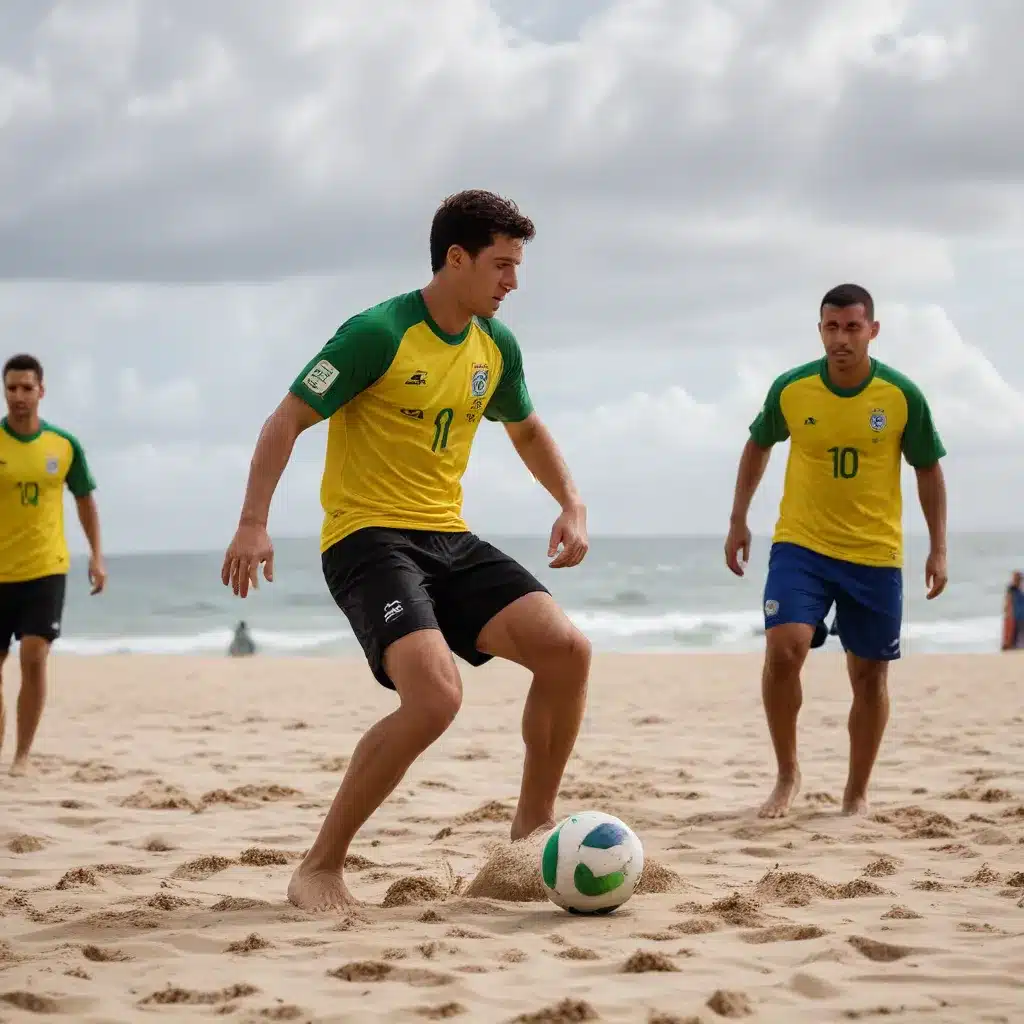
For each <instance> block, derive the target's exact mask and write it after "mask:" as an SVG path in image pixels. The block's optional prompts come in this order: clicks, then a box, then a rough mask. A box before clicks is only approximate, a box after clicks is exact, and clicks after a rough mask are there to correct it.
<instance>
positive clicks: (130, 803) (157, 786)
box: [121, 779, 199, 812]
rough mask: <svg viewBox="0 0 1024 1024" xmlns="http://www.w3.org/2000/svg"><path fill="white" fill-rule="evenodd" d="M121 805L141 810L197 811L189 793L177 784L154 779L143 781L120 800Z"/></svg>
mask: <svg viewBox="0 0 1024 1024" xmlns="http://www.w3.org/2000/svg"><path fill="white" fill-rule="evenodd" d="M121 806H122V807H131V808H134V809H136V810H142V811H193V812H195V811H197V810H199V808H198V806H197V805H196V804H195V803H194V802H193V801H192V799H191V798H190V797H189V795H188V794H187V793H186V792H185V791H184V790H183V789H179V788H178V787H177V786H172V785H169V784H168V783H166V782H163V781H161V780H160V779H156V780H154V781H152V782H147V783H145V784H144V785H143V786H142V787H141V788H140V789H138V790H136V791H135V792H134V793H132V794H131V795H130V796H126V797H125V798H124V799H123V800H122V801H121Z"/></svg>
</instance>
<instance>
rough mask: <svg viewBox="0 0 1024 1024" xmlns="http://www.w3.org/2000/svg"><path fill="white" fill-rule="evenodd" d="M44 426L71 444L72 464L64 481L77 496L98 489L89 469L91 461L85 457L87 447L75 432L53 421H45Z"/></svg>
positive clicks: (82, 496)
mask: <svg viewBox="0 0 1024 1024" xmlns="http://www.w3.org/2000/svg"><path fill="white" fill-rule="evenodd" d="M43 427H44V428H45V429H46V430H49V431H51V432H52V433H54V434H57V436H58V437H63V438H64V440H65V441H67V443H68V444H69V445H71V465H70V466H68V472H67V476H65V477H64V482H65V483H66V484H67V485H68V490H69V491H70V492H71V493H72V494H73V495H74V496H75V497H76V498H85V497H88V496H89V495H90V494H92V492H93V491H95V490H96V481H95V480H94V479H93V475H92V471H91V470H90V469H89V461H88V459H86V457H85V449H84V448H83V447H82V445H81V443H80V442H79V440H78V438H77V437H75V435H74V434H69V433H68V432H67V431H66V430H62V429H61V428H60V427H55V426H54V425H53V424H52V423H44V424H43Z"/></svg>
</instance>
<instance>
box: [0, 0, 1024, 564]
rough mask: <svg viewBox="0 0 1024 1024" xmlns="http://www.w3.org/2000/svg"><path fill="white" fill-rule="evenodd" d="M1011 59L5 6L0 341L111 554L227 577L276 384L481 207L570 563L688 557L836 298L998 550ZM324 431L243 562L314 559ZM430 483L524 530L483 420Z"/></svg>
mask: <svg viewBox="0 0 1024 1024" xmlns="http://www.w3.org/2000/svg"><path fill="white" fill-rule="evenodd" d="M428 11H429V14H428ZM1022 38H1024V5H1021V4H1020V3H1019V0H1016V2H1015V0H922V2H909V0H830V2H829V3H827V4H825V3H821V2H819V0H717V2H715V0H704V2H700V0H557V3H555V2H552V0H492V2H491V3H488V2H486V0H430V3H429V4H427V3H425V2H424V0H374V2H373V3H364V2H362V0H289V2H288V3H282V2H280V0H217V2H216V3H207V2H205V0H135V2H132V0H95V2H93V0H66V2H62V3H55V2H52V0H4V2H3V3H2V4H0V150H2V153H3V159H2V160H0V337H2V339H3V349H4V350H5V352H7V353H9V352H13V351H17V350H29V351H31V352H34V353H37V354H38V355H39V356H40V357H41V358H42V359H43V361H44V363H45V366H46V370H47V375H48V384H49V393H48V395H47V398H46V401H45V405H44V415H45V416H47V417H48V418H49V419H51V420H53V421H54V422H55V423H58V424H59V425H61V426H63V427H65V428H66V429H69V430H71V431H73V432H74V433H75V434H77V435H78V437H79V438H80V440H81V441H82V443H83V444H84V446H85V447H86V450H87V453H88V455H89V457H90V460H91V462H92V464H93V468H94V472H95V475H96V477H97V479H98V483H99V491H98V498H99V501H100V502H101V510H102V515H103V520H104V527H105V534H106V538H107V546H108V549H109V550H111V551H124V550H137V549H150V550H152V549H161V548H195V547H201V548H216V549H223V547H224V546H225V545H226V544H227V542H228V541H229V540H230V537H231V533H232V531H233V528H234V525H235V522H236V519H237V514H238V509H239V505H240V502H241V499H242V493H243V489H244V483H245V476H246V472H247V468H248V461H249V457H250V454H251V451H252V446H253V444H254V442H255V439H256V435H257V433H258V431H259V428H260V425H261V423H262V422H263V420H264V418H265V417H266V416H267V415H268V414H269V413H270V411H271V410H272V409H273V407H274V405H275V404H276V403H277V401H278V400H279V399H280V397H281V395H282V394H283V393H284V391H285V389H286V388H287V386H288V384H289V383H290V381H291V379H292V377H293V376H294V375H295V373H296V372H297V371H298V370H299V369H300V368H301V367H302V365H303V364H304V363H305V362H306V360H307V359H308V358H309V356H310V355H312V354H313V353H315V352H316V351H317V350H318V349H319V347H320V346H321V345H322V343H323V342H324V340H325V339H326V338H328V337H329V336H330V335H331V334H332V333H333V332H334V330H335V329H336V327H337V326H338V324H339V323H341V322H342V321H343V320H345V319H346V318H347V317H348V316H350V315H351V314H352V313H354V312H356V311H358V310H359V309H361V308H364V307H366V306H369V305H372V304H374V303H376V302H378V301H380V300H381V299H383V298H385V297H387V296H389V295H391V294H395V293H397V292H402V291H407V290H410V289H412V288H415V287H418V286H420V285H422V284H425V283H426V281H427V280H428V278H429V258H428V250H427V235H428V230H429V225H430V219H431V217H432V215H433V212H434V209H435V207H436V206H437V203H438V202H439V201H440V199H441V198H442V197H443V196H445V195H446V194H448V193H450V192H453V191H456V190H458V189H461V188H465V187H485V188H491V189H494V190H497V191H500V192H502V193H504V194H507V195H509V196H511V197H513V198H514V199H516V200H517V201H518V202H519V204H520V206H521V207H522V208H523V209H524V211H525V212H527V213H529V214H530V215H531V216H532V217H533V218H534V220H535V221H536V224H537V229H538V234H537V238H536V240H535V241H534V242H532V243H531V244H530V246H529V247H528V250H527V256H526V260H525V263H524V265H523V268H522V274H521V278H520V290H519V291H518V292H517V293H516V294H514V295H513V296H511V297H510V298H509V299H507V300H506V302H505V303H504V306H503V311H502V318H503V319H504V320H505V322H506V323H507V324H508V325H509V326H510V327H511V328H512V329H513V331H515V333H516V334H517V336H518V337H519V339H520V343H521V345H522V348H523V351H524V357H525V363H526V372H527V380H528V383H529V386H530V388H531V391H532V393H533V395H534V399H535V402H536V404H537V407H538V410H539V411H540V413H541V414H542V415H543V417H544V418H545V419H546V420H547V421H548V423H549V424H550V425H551V426H552V428H553V429H554V431H555V434H556V436H557V438H558V440H559V442H560V443H561V445H562V446H563V448H564V450H565V452H566V455H567V456H568V458H569V460H570V464H571V466H572V469H573V471H574V473H575V475H576V477H577V479H578V481H579V483H580V486H581V487H582V490H583V492H584V495H585V497H586V499H587V501H588V503H589V508H590V526H591V530H592V531H593V532H595V533H623V532H628V533H665V532H672V533H679V532H709V533H714V534H722V533H723V531H724V530H725V527H726V518H727V515H728V511H729V505H730V502H731V497H732V483H733V477H734V472H735V462H736V457H737V455H738V453H739V450H740V447H741V446H742V444H743V441H744V438H745V436H746V427H747V424H748V423H749V421H750V419H751V418H752V417H753V416H754V414H755V413H756V411H757V408H758V406H759V404H760V402H761V400H762V398H763V394H764V391H765V389H766V388H767V386H768V384H769V383H770V381H771V379H772V378H773V377H774V376H775V375H776V374H777V373H779V372H781V371H782V370H784V369H786V368H787V367H789V366H790V365H793V364H795V363H798V362H803V361H804V360H806V359H809V358H813V357H815V356H816V355H817V354H818V353H819V352H820V341H819V339H818V337H817V334H816V330H815V324H816V315H817V306H818V302H819V300H820V297H821V295H822V293H823V292H824V291H825V290H827V289H828V288H829V287H831V286H832V285H833V284H836V283H839V282H840V281H845V280H853V281H857V282H860V283H862V284H864V285H866V286H867V287H868V288H870V289H871V290H872V291H873V292H874V294H875V296H876V300H877V303H878V315H879V319H880V320H881V321H882V330H881V334H880V336H879V338H878V340H877V342H876V343H875V353H876V354H877V355H878V356H879V357H880V358H882V359H883V360H886V361H888V362H890V363H892V364H894V365H895V366H896V367H897V368H898V369H900V370H903V371H904V372H905V373H907V374H908V375H910V376H911V377H912V378H914V379H915V380H916V381H917V382H918V383H919V384H920V385H921V387H922V388H923V389H924V390H925V392H926V395H927V396H928V398H929V399H930V401H931V403H932V406H933V409H934V413H935V417H936V420H937V423H938V426H939V428H940V431H941V433H942V435H943V438H944V440H945V442H946V445H947V448H948V449H949V451H950V456H949V458H948V459H947V462H946V469H947V474H948V479H949V484H950V490H951V496H950V517H951V526H952V528H953V529H999V528H1019V527H1020V525H1021V509H1022V508H1024V450H1022V448H1024V446H1022V441H1024V345H1022V338H1021V332H1020V326H1021V323H1022V322H1024V283H1022V282H1024V188H1022V183H1024V113H1022V112H1021V110H1022V107H1021V104H1020V97H1021V96H1022V95H1024V62H1022V61H1021V60H1020V55H1019V48H1020V40H1021V39H1022ZM325 440H326V427H324V426H320V427H318V428H316V429H314V430H312V431H310V432H309V433H308V434H307V435H306V436H304V437H303V438H302V439H301V441H300V444H299V446H298V449H297V451H296V455H295V457H294V460H293V462H292V464H291V466H290V467H289V469H288V471H287V474H286V477H285V481H284V483H283V485H282V488H281V489H280V491H279V492H278V497H277V499H276V501H275V506H274V510H273V514H272V520H271V526H272V532H274V533H276V534H279V535H285V534H312V533H315V532H316V531H317V530H318V529H319V522H320V508H319V504H318V484H319V475H320V469H321V459H322V455H323V450H324V444H325ZM785 454H786V449H785V448H782V449H780V450H778V451H777V452H776V453H775V455H774V458H773V461H772V468H771V470H770V472H769V475H768V477H767V478H766V481H765V484H764V485H763V490H762V492H761V493H760V494H759V496H758V499H757V501H756V503H755V509H754V515H753V519H754V523H753V525H754V526H755V527H756V528H758V529H761V530H764V529H768V528H770V526H771V523H772V521H773V519H774V516H775V512H776V508H777V502H778V497H779V490H780V482H781V470H782V468H783V464H784V459H785ZM905 483H906V486H907V502H906V504H907V507H908V511H907V525H908V527H909V528H911V529H913V530H917V529H920V528H921V525H922V524H921V520H920V513H919V512H918V510H917V502H916V496H915V494H914V488H913V478H912V475H910V474H909V473H908V474H907V475H905ZM465 485H466V506H465V511H466V515H467V517H468V518H469V521H470V525H471V526H472V527H474V528H476V529H477V530H478V531H480V532H484V533H491V532H496V533H501V532H534V531H536V532H546V531H547V530H548V528H549V527H550V524H551V521H552V518H553V516H554V514H555V509H554V507H553V505H552V503H551V502H550V500H549V499H548V498H547V497H546V495H545V494H544V493H543V492H542V491H540V490H539V488H538V487H537V485H535V484H534V483H533V481H532V479H531V478H530V477H529V475H528V474H527V472H526V471H525V469H523V468H522V467H521V465H520V464H519V463H518V460H517V458H516V456H515V454H514V452H513V450H512V448H511V446H510V445H509V443H508V440H507V438H506V437H505V434H504V431H503V430H502V429H501V428H500V427H499V426H497V425H494V424H485V425H484V426H483V427H482V428H481V430H480V433H479V435H478V441H477V445H476V449H475V451H474V455H473V461H472V463H471V467H470V471H469V473H468V474H467V477H466V480H465ZM70 533H71V534H72V536H73V537H74V538H75V546H76V549H80V548H81V544H80V542H79V541H78V539H77V533H78V531H77V527H76V526H75V527H72V529H71V530H70Z"/></svg>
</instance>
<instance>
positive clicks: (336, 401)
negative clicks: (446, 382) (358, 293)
mask: <svg viewBox="0 0 1024 1024" xmlns="http://www.w3.org/2000/svg"><path fill="white" fill-rule="evenodd" d="M400 341H401V338H400V337H396V336H395V331H394V330H392V329H391V327H390V325H389V323H388V321H387V320H386V319H385V318H383V317H382V316H379V315H375V313H374V312H373V311H367V312H363V313H357V314H356V315H355V316H353V317H351V318H350V319H348V320H346V321H345V323H343V324H342V325H341V326H340V327H339V328H338V330H337V331H336V332H335V334H334V337H332V338H331V339H330V341H328V342H327V344H326V345H324V346H323V348H321V349H320V351H319V352H318V353H317V354H316V355H315V356H313V358H312V359H310V360H309V362H308V363H306V365H305V366H304V367H303V368H302V370H301V371H300V373H299V375H298V376H297V377H296V378H295V380H294V381H292V385H291V387H290V388H289V391H291V393H292V394H293V395H297V396H298V397H299V398H301V399H302V400H303V401H304V402H305V403H306V404H307V405H309V406H311V407H312V408H313V409H315V410H316V411H317V412H318V413H319V414H320V415H321V416H322V417H323V418H324V419H328V418H329V417H331V416H333V415H334V413H336V412H337V411H338V410H339V409H340V408H341V407H342V406H343V405H345V403H346V402H351V401H352V399H353V398H355V397H356V395H358V394H359V393H360V392H361V391H364V390H366V388H368V387H370V385H371V384H374V383H375V382H376V381H378V380H380V378H381V377H383V376H384V374H385V373H387V371H388V367H390V366H391V362H392V360H393V359H394V358H395V353H396V352H397V351H398V345H399V343H400Z"/></svg>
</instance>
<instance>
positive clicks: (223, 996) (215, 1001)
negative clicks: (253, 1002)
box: [139, 983, 260, 1012]
mask: <svg viewBox="0 0 1024 1024" xmlns="http://www.w3.org/2000/svg"><path fill="white" fill-rule="evenodd" d="M259 991H260V990H259V989H258V988H256V986H255V985H247V984H245V983H241V984H237V985H229V986H228V987H227V988H222V989H217V990H216V991H212V992H211V991H197V990H195V989H187V988H176V987H174V986H172V985H168V986H167V988H164V989H160V990H159V991H157V992H153V993H151V994H150V995H148V996H146V997H145V998H144V999H140V1000H139V1006H217V1005H220V1004H227V1003H232V1004H233V1003H234V1002H235V1001H236V1000H238V999H245V998H246V997H248V996H255V995H259ZM228 1012H230V1011H228Z"/></svg>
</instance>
